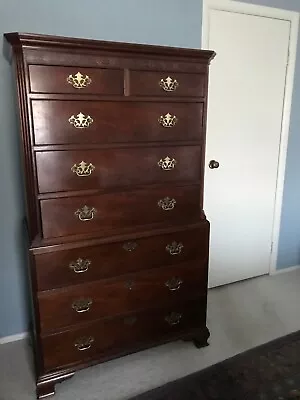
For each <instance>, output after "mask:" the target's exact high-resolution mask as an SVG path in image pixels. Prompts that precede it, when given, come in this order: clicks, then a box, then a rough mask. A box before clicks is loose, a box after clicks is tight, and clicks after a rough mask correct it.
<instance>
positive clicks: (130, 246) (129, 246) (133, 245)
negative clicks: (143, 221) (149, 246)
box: [123, 242, 138, 251]
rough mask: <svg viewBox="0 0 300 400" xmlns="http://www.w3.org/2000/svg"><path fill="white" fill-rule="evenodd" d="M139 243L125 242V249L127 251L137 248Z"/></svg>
mask: <svg viewBox="0 0 300 400" xmlns="http://www.w3.org/2000/svg"><path fill="white" fill-rule="evenodd" d="M137 246H138V245H137V243H136V242H127V243H124V244H123V249H124V250H126V251H133V250H135V249H136V248H137Z"/></svg>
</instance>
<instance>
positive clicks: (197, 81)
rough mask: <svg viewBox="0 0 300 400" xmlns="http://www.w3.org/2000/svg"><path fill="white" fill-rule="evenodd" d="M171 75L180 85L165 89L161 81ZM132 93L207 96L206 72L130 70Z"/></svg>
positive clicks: (136, 94) (134, 94)
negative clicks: (185, 72)
mask: <svg viewBox="0 0 300 400" xmlns="http://www.w3.org/2000/svg"><path fill="white" fill-rule="evenodd" d="M168 77H170V78H171V79H173V80H176V81H177V83H178V87H176V88H175V89H174V90H173V91H165V90H164V89H163V88H162V87H161V86H160V85H159V82H160V81H161V79H163V80H166V79H167V78H168ZM129 79H130V95H132V96H164V97H171V96H176V97H177V96H187V97H204V96H205V74H182V73H180V72H176V73H173V74H166V73H163V72H161V71H160V72H152V71H151V72H148V71H130V77H129Z"/></svg>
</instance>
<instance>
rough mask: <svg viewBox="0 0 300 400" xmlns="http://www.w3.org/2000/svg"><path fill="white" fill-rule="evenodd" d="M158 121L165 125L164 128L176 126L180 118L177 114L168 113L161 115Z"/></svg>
mask: <svg viewBox="0 0 300 400" xmlns="http://www.w3.org/2000/svg"><path fill="white" fill-rule="evenodd" d="M158 122H159V123H160V124H161V125H162V126H163V127H164V128H172V127H173V126H175V125H176V124H177V122H178V118H177V117H176V115H171V114H169V113H167V114H166V115H161V116H160V117H159V118H158Z"/></svg>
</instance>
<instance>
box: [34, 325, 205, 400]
mask: <svg viewBox="0 0 300 400" xmlns="http://www.w3.org/2000/svg"><path fill="white" fill-rule="evenodd" d="M209 336H210V333H209V330H208V328H207V327H206V326H204V327H201V328H200V327H199V328H196V329H193V330H192V331H185V332H180V333H177V334H174V335H170V336H169V337H164V338H163V339H160V340H156V341H155V342H148V343H144V344H140V345H138V346H137V347H136V348H134V349H130V350H126V351H122V352H118V353H117V354H109V355H106V356H101V357H99V358H98V359H93V360H90V361H86V362H83V363H81V364H77V365H74V366H72V367H71V366H70V367H68V368H62V370H59V369H57V370H56V371H54V372H49V373H47V374H44V375H40V376H38V377H37V383H36V394H37V399H44V398H47V397H50V396H52V395H54V394H55V385H56V384H57V383H62V382H63V381H65V380H66V379H69V378H72V377H73V375H74V374H75V372H76V371H77V370H80V369H83V368H87V367H91V366H94V365H97V364H100V363H103V362H106V361H109V360H112V359H115V358H120V357H124V356H127V355H129V354H133V353H136V352H138V351H143V350H147V349H149V348H151V347H155V346H160V345H163V344H166V343H170V342H174V341H177V340H183V341H192V342H194V344H195V346H196V347H197V348H201V347H205V346H208V342H207V339H208V337H209ZM196 343H197V344H196Z"/></svg>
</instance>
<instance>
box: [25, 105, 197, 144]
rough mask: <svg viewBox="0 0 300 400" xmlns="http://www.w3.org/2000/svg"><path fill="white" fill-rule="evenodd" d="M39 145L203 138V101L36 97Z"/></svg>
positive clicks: (36, 128)
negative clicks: (84, 99) (60, 99)
mask: <svg viewBox="0 0 300 400" xmlns="http://www.w3.org/2000/svg"><path fill="white" fill-rule="evenodd" d="M32 117H33V126H34V137H35V143H36V144H63V143H88V144H90V143H128V142H151V141H159V142H161V141H174V140H181V141H186V140H200V139H201V133H202V127H203V103H165V102H162V103H157V102H156V103H154V102H153V103H150V102H149V103H145V102H144V103H142V102H125V101H124V102H112V101H110V102H109V101H67V100H65V101H58V100H32Z"/></svg>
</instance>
